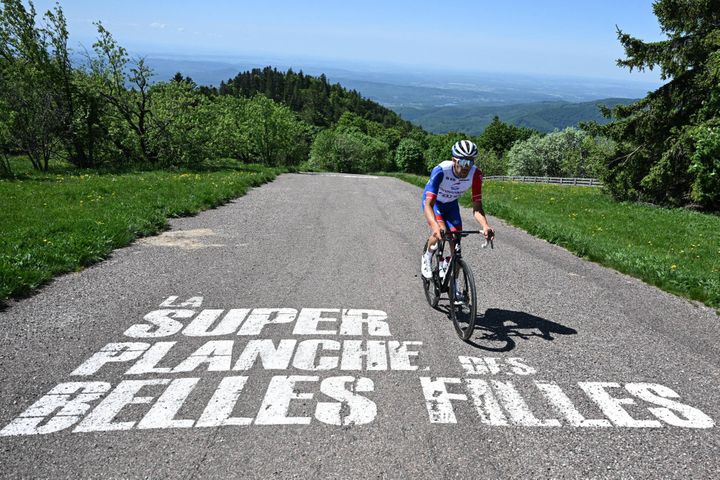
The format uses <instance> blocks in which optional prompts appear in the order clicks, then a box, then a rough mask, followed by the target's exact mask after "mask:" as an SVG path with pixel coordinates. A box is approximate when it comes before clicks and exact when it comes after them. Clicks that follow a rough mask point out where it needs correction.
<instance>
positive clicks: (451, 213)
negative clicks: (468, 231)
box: [441, 200, 462, 255]
mask: <svg viewBox="0 0 720 480" xmlns="http://www.w3.org/2000/svg"><path fill="white" fill-rule="evenodd" d="M441 212H442V217H443V219H444V220H445V223H446V224H447V227H448V228H449V229H450V231H451V232H456V231H458V230H462V217H461V216H460V205H458V202H457V200H455V201H454V202H449V203H444V204H443V206H442V210H441ZM457 241H458V242H459V241H460V239H459V238H458V239H457ZM450 251H451V252H452V254H453V255H454V254H455V242H454V241H453V240H450Z"/></svg>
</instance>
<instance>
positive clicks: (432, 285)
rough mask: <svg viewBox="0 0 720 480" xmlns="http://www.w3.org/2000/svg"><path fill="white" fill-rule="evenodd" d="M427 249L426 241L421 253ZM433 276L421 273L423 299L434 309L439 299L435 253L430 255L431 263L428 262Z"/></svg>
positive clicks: (436, 307)
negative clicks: (427, 276)
mask: <svg viewBox="0 0 720 480" xmlns="http://www.w3.org/2000/svg"><path fill="white" fill-rule="evenodd" d="M426 251H427V242H425V246H424V247H423V254H424V253H425V252H426ZM430 266H431V269H432V272H433V276H432V278H429V279H428V278H425V277H423V276H422V275H420V277H422V281H423V290H424V291H425V299H426V300H427V302H428V304H430V306H431V307H432V308H434V309H435V310H437V309H438V302H439V301H440V288H438V285H437V271H438V268H437V266H438V259H437V255H433V256H432V263H431V264H430Z"/></svg>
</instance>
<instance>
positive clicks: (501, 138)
mask: <svg viewBox="0 0 720 480" xmlns="http://www.w3.org/2000/svg"><path fill="white" fill-rule="evenodd" d="M533 133H537V132H535V130H533V129H531V128H526V127H516V126H515V125H510V124H508V123H503V122H501V121H500V118H499V117H498V116H497V115H496V116H495V117H493V119H492V122H490V123H489V124H488V126H487V127H485V130H483V132H482V133H481V134H480V136H479V137H477V140H476V143H477V146H478V148H479V149H480V150H487V151H492V152H495V154H496V155H499V156H502V155H503V154H504V153H505V152H507V151H508V150H510V147H512V145H513V143H515V142H517V141H518V140H527V139H528V138H530V136H531V135H533Z"/></svg>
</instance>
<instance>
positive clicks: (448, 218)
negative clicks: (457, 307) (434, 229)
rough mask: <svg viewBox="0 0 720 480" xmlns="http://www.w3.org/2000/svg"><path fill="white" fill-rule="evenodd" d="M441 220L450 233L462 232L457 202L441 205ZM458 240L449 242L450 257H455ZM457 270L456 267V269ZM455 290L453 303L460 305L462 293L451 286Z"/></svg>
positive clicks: (456, 287)
mask: <svg viewBox="0 0 720 480" xmlns="http://www.w3.org/2000/svg"><path fill="white" fill-rule="evenodd" d="M442 213H443V218H444V219H445V223H446V224H447V226H448V228H449V229H450V231H451V232H456V231H458V230H462V217H461V216H460V205H458V202H457V201H455V202H450V203H446V204H444V205H443V209H442ZM460 240H461V239H460V238H456V239H452V240H450V255H453V256H454V255H455V242H460ZM456 268H457V267H456ZM451 288H454V289H455V295H454V296H455V303H462V302H463V300H464V299H463V298H462V293H461V291H460V288H459V286H458V285H453V286H452V287H451Z"/></svg>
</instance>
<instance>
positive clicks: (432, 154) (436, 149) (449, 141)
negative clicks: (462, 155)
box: [424, 132, 468, 173]
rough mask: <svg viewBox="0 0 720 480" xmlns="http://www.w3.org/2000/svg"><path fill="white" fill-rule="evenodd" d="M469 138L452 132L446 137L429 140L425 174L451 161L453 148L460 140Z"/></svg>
mask: <svg viewBox="0 0 720 480" xmlns="http://www.w3.org/2000/svg"><path fill="white" fill-rule="evenodd" d="M464 138H468V137H467V135H465V134H464V133H461V132H450V133H447V134H445V135H432V136H430V137H429V138H428V148H427V149H426V150H425V154H424V155H425V172H428V173H429V172H430V171H431V170H432V169H433V168H434V167H435V165H437V164H439V163H440V162H444V161H445V160H450V157H451V151H452V146H453V144H454V143H455V142H457V141H458V140H462V139H464Z"/></svg>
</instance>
